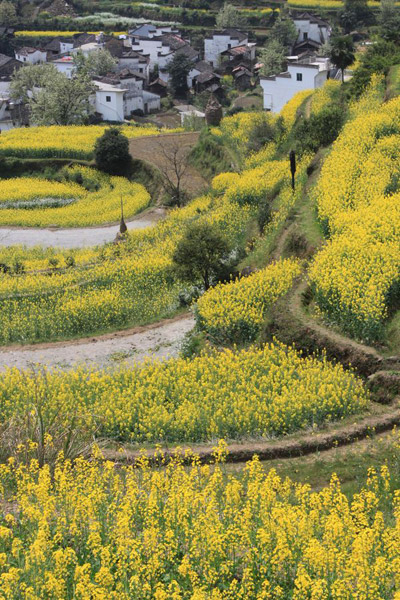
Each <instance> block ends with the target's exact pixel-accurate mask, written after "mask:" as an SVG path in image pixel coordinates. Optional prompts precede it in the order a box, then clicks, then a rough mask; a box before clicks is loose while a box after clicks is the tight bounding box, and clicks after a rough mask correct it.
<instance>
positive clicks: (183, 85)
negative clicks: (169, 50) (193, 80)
mask: <svg viewBox="0 0 400 600" xmlns="http://www.w3.org/2000/svg"><path fill="white" fill-rule="evenodd" d="M192 68H193V63H192V61H191V60H190V58H188V57H187V56H185V55H184V54H175V56H174V57H173V59H172V60H171V62H170V63H169V64H168V67H167V71H168V73H169V75H170V78H171V79H170V86H171V88H172V91H173V93H174V94H175V96H179V95H182V94H184V93H185V92H186V91H187V89H188V88H187V76H188V75H189V72H190V71H191V69H192Z"/></svg>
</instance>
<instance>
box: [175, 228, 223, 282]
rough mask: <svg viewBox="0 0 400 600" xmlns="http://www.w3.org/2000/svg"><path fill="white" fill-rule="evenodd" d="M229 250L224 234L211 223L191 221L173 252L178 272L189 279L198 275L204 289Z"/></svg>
mask: <svg viewBox="0 0 400 600" xmlns="http://www.w3.org/2000/svg"><path fill="white" fill-rule="evenodd" d="M230 250H231V248H230V246H229V244H228V241H227V240H226V238H225V237H224V236H223V235H222V234H221V233H220V232H219V231H218V230H217V229H216V228H215V227H213V226H211V225H209V224H206V223H194V224H192V225H191V226H190V227H188V229H187V230H186V231H185V234H184V236H183V238H182V239H181V240H180V242H179V243H178V245H177V247H176V250H175V252H174V255H173V263H174V266H175V268H176V271H177V274H178V276H179V277H180V278H181V279H183V280H185V281H190V282H192V283H194V282H196V281H197V280H198V279H202V281H203V284H204V288H205V289H206V290H208V288H209V287H210V282H211V279H212V277H213V276H214V275H215V274H216V273H218V271H219V270H220V269H221V267H222V264H223V260H224V259H227V257H228V254H229V251H230Z"/></svg>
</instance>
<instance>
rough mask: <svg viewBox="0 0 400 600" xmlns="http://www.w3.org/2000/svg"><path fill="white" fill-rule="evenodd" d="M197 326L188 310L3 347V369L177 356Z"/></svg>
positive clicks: (112, 365)
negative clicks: (123, 326) (95, 332)
mask: <svg viewBox="0 0 400 600" xmlns="http://www.w3.org/2000/svg"><path fill="white" fill-rule="evenodd" d="M193 326H194V319H193V317H192V316H191V315H189V314H188V313H185V314H183V315H178V316H177V317H175V318H172V319H164V320H163V321H160V322H159V323H154V324H152V325H147V326H143V327H135V328H133V329H127V330H123V331H117V332H113V333H109V334H105V335H100V336H95V337H90V338H84V339H80V340H74V341H71V342H54V343H47V344H38V345H33V346H13V347H12V346H11V347H8V348H4V347H3V348H0V371H4V370H5V369H6V368H8V367H10V368H11V367H16V368H18V369H29V368H30V367H32V366H33V365H42V366H48V367H58V368H60V369H70V368H72V367H73V366H76V365H87V366H88V367H91V368H97V369H102V368H115V367H118V366H120V365H121V364H127V365H133V364H137V363H140V362H143V361H144V360H145V359H146V358H147V357H149V358H158V359H163V358H167V357H173V356H177V354H178V353H179V350H180V345H181V342H182V340H183V338H184V336H185V334H186V333H187V332H188V331H190V330H191V329H192V328H193Z"/></svg>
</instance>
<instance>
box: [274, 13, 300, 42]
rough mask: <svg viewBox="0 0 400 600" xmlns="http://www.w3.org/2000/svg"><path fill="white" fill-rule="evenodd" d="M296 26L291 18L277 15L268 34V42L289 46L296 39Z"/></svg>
mask: <svg viewBox="0 0 400 600" xmlns="http://www.w3.org/2000/svg"><path fill="white" fill-rule="evenodd" d="M297 36H298V34H297V30H296V26H295V24H294V23H293V21H292V19H290V18H285V17H284V16H283V17H282V16H280V17H278V19H277V20H276V21H275V23H274V25H273V27H272V29H271V31H270V32H269V35H268V42H269V43H271V42H273V41H277V42H279V44H281V45H282V46H284V47H285V48H288V47H291V46H292V45H293V44H294V43H295V41H296V39H297Z"/></svg>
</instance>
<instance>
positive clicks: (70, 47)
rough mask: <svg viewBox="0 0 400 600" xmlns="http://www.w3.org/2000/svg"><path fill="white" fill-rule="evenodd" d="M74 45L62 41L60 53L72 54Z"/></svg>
mask: <svg viewBox="0 0 400 600" xmlns="http://www.w3.org/2000/svg"><path fill="white" fill-rule="evenodd" d="M73 48H74V44H73V43H72V42H63V41H62V40H60V52H61V54H66V53H67V52H71V50H73Z"/></svg>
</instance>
